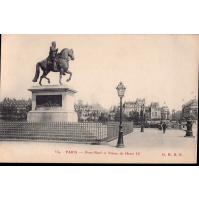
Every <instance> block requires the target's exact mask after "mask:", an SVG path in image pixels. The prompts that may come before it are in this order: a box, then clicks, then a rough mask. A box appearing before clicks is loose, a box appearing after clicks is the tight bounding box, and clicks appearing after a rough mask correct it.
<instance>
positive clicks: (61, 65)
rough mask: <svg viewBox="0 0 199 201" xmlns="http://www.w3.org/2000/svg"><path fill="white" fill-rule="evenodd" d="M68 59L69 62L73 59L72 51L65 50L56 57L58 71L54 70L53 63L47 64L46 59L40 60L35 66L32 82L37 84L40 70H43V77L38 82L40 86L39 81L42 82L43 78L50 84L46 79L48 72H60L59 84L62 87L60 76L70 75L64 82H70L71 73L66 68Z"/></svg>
mask: <svg viewBox="0 0 199 201" xmlns="http://www.w3.org/2000/svg"><path fill="white" fill-rule="evenodd" d="M70 59H71V60H74V59H75V58H74V55H73V50H72V49H68V48H65V49H63V50H62V51H61V52H60V53H59V54H58V55H57V64H56V65H57V69H58V71H55V70H54V68H53V62H49V61H48V58H47V59H44V60H42V61H41V62H38V63H37V65H36V73H35V77H34V79H33V80H32V81H33V82H37V79H38V78H39V73H40V68H41V69H42V70H43V75H42V76H41V77H40V81H39V84H40V85H42V84H41V81H42V79H43V78H46V79H47V80H48V83H49V84H50V79H49V78H47V77H46V76H47V75H48V73H49V72H50V71H52V72H60V76H59V83H60V84H61V85H62V82H61V79H62V75H65V73H67V74H70V77H69V78H68V79H67V80H66V82H68V81H70V80H71V76H72V72H70V71H69V70H68V68H69V64H68V61H69V60H70Z"/></svg>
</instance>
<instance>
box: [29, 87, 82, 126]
mask: <svg viewBox="0 0 199 201" xmlns="http://www.w3.org/2000/svg"><path fill="white" fill-rule="evenodd" d="M28 90H29V91H31V92H32V110H31V111H30V112H29V113H28V118H27V121H28V122H36V123H39V122H78V117H77V113H76V112H75V111H74V94H75V93H76V92H77V91H75V90H74V89H73V88H72V87H69V86H66V85H48V86H34V87H31V88H30V89H28Z"/></svg>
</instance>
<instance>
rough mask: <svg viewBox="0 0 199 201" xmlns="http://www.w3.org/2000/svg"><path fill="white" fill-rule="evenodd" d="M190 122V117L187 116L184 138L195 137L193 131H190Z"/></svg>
mask: <svg viewBox="0 0 199 201" xmlns="http://www.w3.org/2000/svg"><path fill="white" fill-rule="evenodd" d="M192 125H193V123H192V120H191V117H190V116H189V118H188V120H187V130H186V135H185V136H184V137H192V138H195V136H193V131H192Z"/></svg>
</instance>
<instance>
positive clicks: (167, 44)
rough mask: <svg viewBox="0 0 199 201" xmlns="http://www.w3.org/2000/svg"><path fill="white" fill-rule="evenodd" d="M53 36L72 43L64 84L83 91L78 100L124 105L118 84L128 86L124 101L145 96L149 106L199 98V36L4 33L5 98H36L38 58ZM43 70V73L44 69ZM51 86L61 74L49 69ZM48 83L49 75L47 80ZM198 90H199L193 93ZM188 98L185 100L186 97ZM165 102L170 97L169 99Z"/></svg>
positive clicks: (59, 42)
mask: <svg viewBox="0 0 199 201" xmlns="http://www.w3.org/2000/svg"><path fill="white" fill-rule="evenodd" d="M52 41H56V43H57V48H58V49H59V52H60V51H61V50H62V49H64V48H72V49H73V51H74V56H75V60H74V61H70V62H69V70H70V71H71V72H72V73H73V75H72V79H71V81H70V82H68V83H67V82H66V80H67V79H68V77H69V75H66V76H63V78H62V83H63V84H65V85H69V86H72V87H73V88H74V89H75V90H77V91H78V92H77V93H76V94H75V102H76V103H77V101H78V99H82V100H83V103H85V104H86V103H88V104H92V103H97V102H98V103H99V104H101V106H102V107H104V108H106V109H110V107H111V106H112V105H118V103H119V97H118V95H117V90H116V87H117V85H118V84H119V82H120V81H121V82H123V84H124V85H125V87H126V92H125V96H124V98H123V102H124V101H135V100H136V98H145V100H146V105H149V104H150V103H151V102H159V104H160V106H164V105H167V106H168V107H169V109H170V111H171V110H173V109H175V110H181V109H182V104H183V103H186V102H188V101H189V100H191V99H193V98H194V97H195V96H196V98H197V97H198V63H199V60H198V55H199V35H127V34H126V35H105V34H104V35H83V34H82V35H38V34H37V35H3V36H2V44H1V45H2V57H1V60H2V61H1V97H0V101H2V100H3V99H4V98H5V97H9V98H16V99H21V98H24V99H28V98H29V97H30V98H31V92H30V91H28V89H29V88H31V86H38V85H39V83H38V82H37V83H33V82H32V79H33V77H34V74H35V70H36V64H37V62H39V61H41V60H43V59H45V58H46V57H47V56H48V54H49V48H50V45H51V42H52ZM40 75H41V74H40ZM47 77H48V78H50V80H51V85H59V73H53V72H51V73H49V74H48V76H47ZM42 84H43V85H48V83H47V80H45V79H43V80H42ZM193 91H194V92H193ZM183 99H184V101H182V100H183ZM164 102H166V103H165V104H164Z"/></svg>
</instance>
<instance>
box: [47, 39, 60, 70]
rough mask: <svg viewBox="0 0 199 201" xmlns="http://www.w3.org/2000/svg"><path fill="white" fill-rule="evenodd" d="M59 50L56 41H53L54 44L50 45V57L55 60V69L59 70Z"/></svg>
mask: <svg viewBox="0 0 199 201" xmlns="http://www.w3.org/2000/svg"><path fill="white" fill-rule="evenodd" d="M57 52H58V48H57V49H56V42H55V41H53V42H52V46H51V47H50V52H49V57H50V58H51V59H52V61H53V67H54V70H55V71H58V70H57V67H56V56H57Z"/></svg>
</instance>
